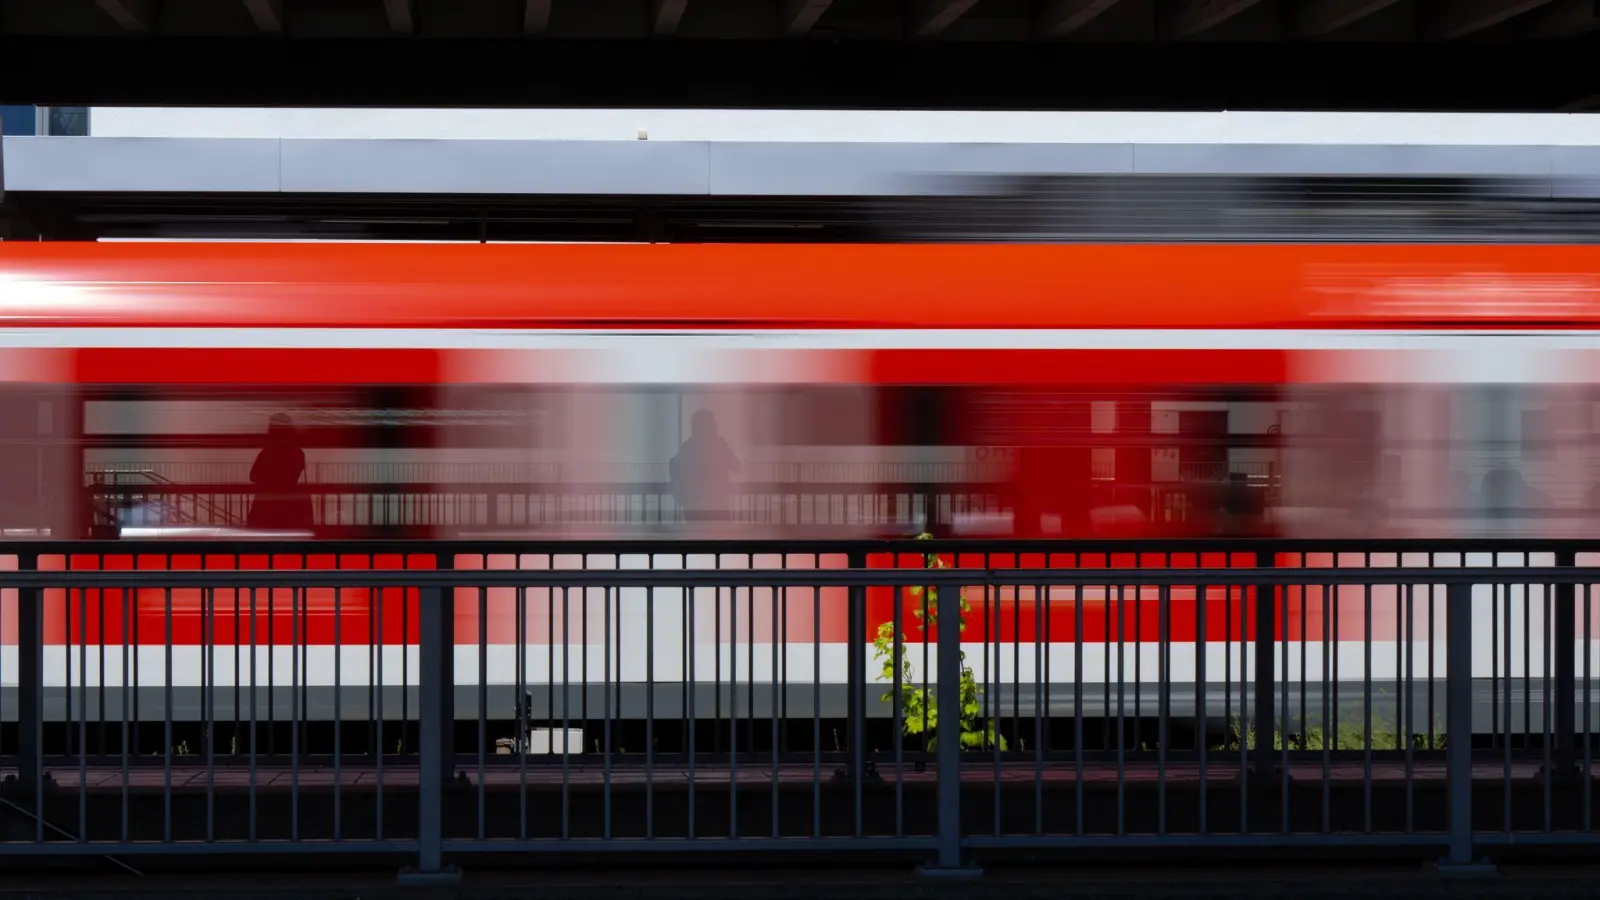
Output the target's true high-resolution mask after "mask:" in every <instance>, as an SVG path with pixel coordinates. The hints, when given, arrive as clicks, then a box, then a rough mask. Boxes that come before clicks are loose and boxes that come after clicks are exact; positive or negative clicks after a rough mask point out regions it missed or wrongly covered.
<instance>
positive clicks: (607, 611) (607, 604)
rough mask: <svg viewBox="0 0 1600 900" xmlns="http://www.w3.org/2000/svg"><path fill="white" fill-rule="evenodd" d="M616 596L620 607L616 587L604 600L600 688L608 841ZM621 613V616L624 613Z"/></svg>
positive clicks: (607, 836)
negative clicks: (612, 621) (614, 598)
mask: <svg viewBox="0 0 1600 900" xmlns="http://www.w3.org/2000/svg"><path fill="white" fill-rule="evenodd" d="M585 593H587V592H585ZM614 596H615V597H617V598H618V603H619V604H620V602H621V595H620V593H614V592H613V588H611V587H609V586H608V587H606V589H605V593H604V594H602V595H601V598H600V600H601V603H603V604H604V606H603V607H602V609H601V631H602V638H603V639H604V640H605V647H604V648H603V649H602V650H601V653H600V657H601V658H600V664H601V666H602V671H601V674H600V687H601V694H602V695H603V696H602V698H601V701H600V706H601V709H600V712H601V714H602V715H603V716H604V717H605V720H604V723H603V724H602V725H601V740H602V742H603V747H604V749H605V754H604V755H603V756H601V757H600V766H601V769H602V774H601V781H602V785H603V786H602V788H601V801H602V804H603V806H604V809H603V810H602V812H601V816H602V826H601V827H602V831H601V834H602V836H603V837H604V838H605V839H606V840H611V755H612V753H613V752H614V749H613V741H612V739H611V666H612V652H611V640H612V634H611V598H612V597H614ZM618 612H619V615H620V610H619V611H618ZM621 631H622V625H621V622H620V620H619V622H618V624H617V638H618V639H619V640H620V639H621V636H622V635H621Z"/></svg>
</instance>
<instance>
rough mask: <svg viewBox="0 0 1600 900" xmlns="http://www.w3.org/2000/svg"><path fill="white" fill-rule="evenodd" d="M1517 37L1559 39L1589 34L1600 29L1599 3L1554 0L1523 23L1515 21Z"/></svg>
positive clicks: (1579, 0)
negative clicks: (1518, 33)
mask: <svg viewBox="0 0 1600 900" xmlns="http://www.w3.org/2000/svg"><path fill="white" fill-rule="evenodd" d="M1517 25H1518V27H1519V28H1520V29H1521V32H1522V33H1521V35H1519V36H1520V37H1525V38H1532V39H1534V40H1560V39H1562V38H1571V37H1577V36H1578V35H1581V34H1588V33H1589V32H1591V31H1594V30H1595V29H1597V28H1600V4H1596V3H1595V2H1594V0H1555V2H1554V3H1551V4H1549V5H1548V6H1546V7H1544V8H1543V9H1540V10H1536V11H1535V12H1533V13H1530V14H1529V15H1528V18H1527V22H1526V24H1524V23H1522V22H1518V23H1517Z"/></svg>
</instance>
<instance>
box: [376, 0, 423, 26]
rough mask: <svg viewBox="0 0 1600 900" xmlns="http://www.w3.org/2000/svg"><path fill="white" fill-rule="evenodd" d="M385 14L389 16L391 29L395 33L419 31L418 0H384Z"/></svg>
mask: <svg viewBox="0 0 1600 900" xmlns="http://www.w3.org/2000/svg"><path fill="white" fill-rule="evenodd" d="M383 12H384V15H386V16H388V17H389V30H390V31H393V32H394V33H395V34H416V33H417V3H416V0H383Z"/></svg>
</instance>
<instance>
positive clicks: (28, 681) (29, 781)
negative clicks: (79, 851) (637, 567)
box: [17, 553, 45, 797]
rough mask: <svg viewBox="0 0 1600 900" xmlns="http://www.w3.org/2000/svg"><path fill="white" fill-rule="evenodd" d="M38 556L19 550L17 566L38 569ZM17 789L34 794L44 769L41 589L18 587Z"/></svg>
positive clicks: (40, 782)
mask: <svg viewBox="0 0 1600 900" xmlns="http://www.w3.org/2000/svg"><path fill="white" fill-rule="evenodd" d="M38 568H39V557H38V555H37V554H34V553H20V554H18V557H17V569H18V570H19V571H23V572H34V571H38ZM17 701H18V702H17V790H18V792H19V793H20V794H22V795H23V796H29V797H31V796H35V795H36V794H38V793H40V792H41V789H42V788H43V787H44V783H45V772H44V591H42V590H40V589H39V588H37V587H25V588H21V589H20V590H18V591H17Z"/></svg>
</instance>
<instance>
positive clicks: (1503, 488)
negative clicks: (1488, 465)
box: [1478, 465, 1545, 518]
mask: <svg viewBox="0 0 1600 900" xmlns="http://www.w3.org/2000/svg"><path fill="white" fill-rule="evenodd" d="M1478 495H1479V499H1480V501H1481V502H1482V504H1483V506H1484V508H1485V509H1486V511H1487V512H1488V514H1489V515H1490V516H1491V517H1493V518H1513V517H1524V516H1531V515H1535V514H1536V513H1537V512H1538V511H1540V510H1542V509H1543V508H1544V506H1545V497H1544V494H1542V493H1541V492H1539V491H1537V490H1535V489H1534V488H1533V486H1531V485H1529V484H1528V482H1527V481H1526V480H1525V479H1523V477H1522V473H1521V472H1518V471H1517V470H1515V469H1511V468H1508V467H1506V466H1504V465H1497V466H1495V467H1494V468H1492V469H1490V470H1489V471H1488V472H1486V473H1484V476H1483V486H1482V487H1481V488H1480V489H1479V492H1478Z"/></svg>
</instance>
